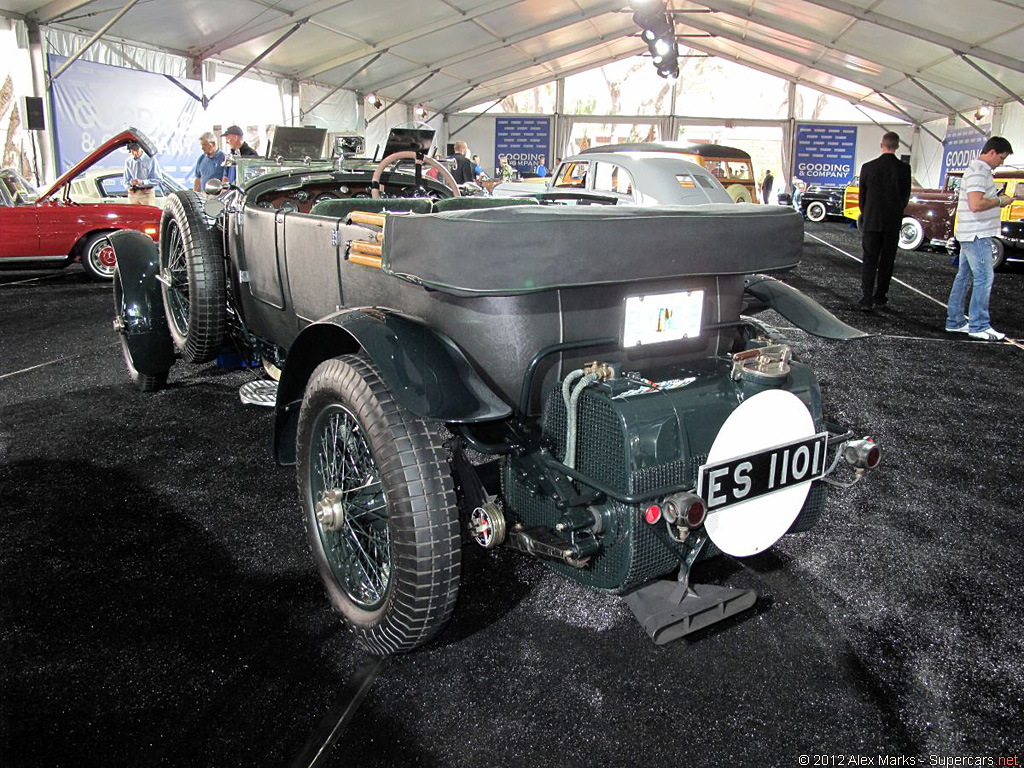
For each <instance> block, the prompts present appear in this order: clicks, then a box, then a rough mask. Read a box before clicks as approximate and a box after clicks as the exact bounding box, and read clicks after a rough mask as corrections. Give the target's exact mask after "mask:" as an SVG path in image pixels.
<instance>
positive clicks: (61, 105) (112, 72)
mask: <svg viewBox="0 0 1024 768" xmlns="http://www.w3.org/2000/svg"><path fill="white" fill-rule="evenodd" d="M49 59H50V62H49V63H50V71H51V72H56V71H57V69H58V68H59V67H60V66H61V65H62V64H63V63H64V61H65V59H64V57H63V56H50V57H49ZM182 82H183V84H184V85H185V87H187V88H188V89H189V90H191V91H192V92H193V93H199V92H200V91H199V83H198V82H196V81H194V80H184V81H182ZM52 97H53V121H54V128H55V135H56V137H57V161H58V167H59V168H60V173H64V172H65V171H67V170H68V169H69V168H71V167H72V166H74V165H75V164H76V163H78V162H80V161H81V160H82V158H84V157H85V156H86V155H88V154H89V153H90V152H92V151H93V150H94V149H96V147H98V146H99V145H100V144H102V143H103V142H104V141H106V140H107V139H109V138H110V137H111V136H114V135H116V134H118V133H120V132H121V131H123V130H124V129H125V128H127V127H129V126H132V127H135V128H138V129H139V130H140V131H142V132H143V133H144V134H145V135H146V136H147V137H148V138H149V139H150V141H152V142H153V144H154V146H155V149H156V152H157V154H156V157H157V159H158V160H159V161H160V166H161V167H162V168H163V170H164V173H166V174H167V175H168V176H170V177H171V178H173V179H176V180H178V181H180V182H181V183H182V184H184V185H185V186H186V187H191V186H192V180H191V178H190V173H191V171H192V168H193V166H194V165H195V162H196V159H197V158H198V157H199V154H200V152H201V150H200V148H199V135H200V134H201V133H202V132H203V131H204V130H208V127H206V117H205V114H204V112H203V110H202V105H201V104H200V103H199V102H198V101H196V100H195V99H193V98H192V97H191V96H189V95H188V94H187V93H185V92H184V91H183V90H182V89H181V88H180V87H178V86H177V85H176V84H175V83H174V82H173V81H172V80H170V79H169V78H167V77H164V76H163V75H155V74H152V73H150V72H139V71H138V70H135V69H125V68H123V67H112V66H109V65H107V64H97V63H95V62H91V61H81V60H79V61H76V62H75V63H74V64H72V65H71V66H70V67H68V69H67V70H66V71H65V72H64V73H63V74H62V75H61V76H60V77H58V78H57V79H56V80H54V81H53V90H52ZM127 159H128V152H127V150H123V151H120V152H112V153H110V154H109V155H107V157H106V158H104V159H103V160H101V161H100V162H99V163H97V164H96V166H95V167H97V168H123V167H124V161H125V160H127Z"/></svg>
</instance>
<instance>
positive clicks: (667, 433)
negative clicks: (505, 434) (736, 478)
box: [502, 358, 825, 593]
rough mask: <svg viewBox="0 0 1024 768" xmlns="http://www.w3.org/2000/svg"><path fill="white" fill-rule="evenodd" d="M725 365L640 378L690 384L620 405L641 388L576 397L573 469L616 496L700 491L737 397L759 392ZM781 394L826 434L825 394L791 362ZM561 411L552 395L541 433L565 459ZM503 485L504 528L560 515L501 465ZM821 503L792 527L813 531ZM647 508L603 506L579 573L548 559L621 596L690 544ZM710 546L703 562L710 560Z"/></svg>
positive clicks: (708, 363) (660, 571) (712, 362)
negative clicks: (700, 475)
mask: <svg viewBox="0 0 1024 768" xmlns="http://www.w3.org/2000/svg"><path fill="white" fill-rule="evenodd" d="M730 371H731V363H730V362H729V361H728V360H726V359H722V358H711V359H707V360H701V361H697V362H694V363H692V364H689V365H687V366H685V367H677V368H674V369H671V370H665V371H660V372H658V373H659V375H652V374H651V373H646V375H647V376H648V377H649V378H651V379H653V380H655V381H659V382H666V381H669V380H672V379H687V378H690V377H693V378H694V381H693V382H692V383H690V384H687V385H686V386H682V387H679V388H678V389H669V390H662V391H656V392H650V393H645V394H641V395H636V396H632V397H626V398H621V397H619V398H618V399H616V396H618V395H622V393H623V392H625V391H627V390H631V389H637V388H638V387H640V386H641V385H640V384H639V383H638V382H636V381H631V380H628V379H617V380H612V381H610V382H607V383H602V384H595V385H593V386H592V387H590V388H588V389H587V390H586V392H585V394H584V396H583V397H582V398H581V399H580V407H579V432H578V434H579V442H578V449H577V469H578V470H579V471H581V472H583V473H584V474H586V475H588V476H590V477H593V478H595V479H598V480H601V481H603V482H605V483H607V484H609V485H611V486H613V487H614V488H616V489H617V490H622V491H628V492H630V493H642V492H644V491H650V490H654V489H656V488H660V487H664V486H667V485H673V484H680V485H688V486H691V487H693V486H696V479H697V470H698V468H699V467H700V465H701V464H703V463H704V461H705V460H706V459H707V455H708V452H709V451H710V450H711V446H712V444H713V443H714V440H715V437H716V436H717V434H718V432H719V430H720V429H721V427H722V424H723V423H724V422H725V420H726V419H727V418H728V417H729V415H730V414H731V413H732V412H733V411H734V410H735V409H736V408H737V407H738V406H739V404H740V403H741V402H742V401H743V399H745V398H747V397H752V396H753V395H755V394H757V392H760V391H762V390H763V389H764V387H763V386H760V385H753V386H752V385H751V384H750V383H749V382H746V381H739V382H736V381H733V380H732V377H731V376H730ZM781 388H782V389H785V390H787V391H790V392H792V393H793V394H794V395H796V396H797V397H799V398H800V399H801V400H802V401H803V402H804V404H805V405H807V408H808V410H809V411H810V413H811V416H812V418H813V419H814V424H815V428H816V430H819V431H820V430H822V429H823V420H822V409H821V393H820V390H819V388H818V383H817V380H816V379H815V377H814V374H813V373H812V372H811V369H810V368H809V367H808V366H806V365H803V364H801V363H796V362H794V363H793V364H792V370H791V372H790V375H789V376H788V377H787V378H786V380H785V381H784V382H783V383H782V386H781ZM565 429H566V421H565V404H564V402H563V401H562V396H561V392H559V391H552V392H551V393H550V396H549V397H548V399H547V405H546V407H545V410H544V421H543V432H544V436H545V440H546V442H548V443H549V444H550V446H551V449H552V452H553V453H554V454H555V455H556V456H557V457H559V458H561V457H563V456H564V453H565ZM502 484H503V489H504V495H505V501H506V512H507V514H508V516H509V518H510V524H512V523H516V522H520V523H522V524H523V525H524V526H525V527H527V528H531V527H534V526H544V527H549V528H553V527H554V525H555V524H556V523H557V521H559V519H561V517H562V515H563V510H561V509H559V508H558V507H557V506H556V505H555V503H554V501H553V500H552V499H550V498H548V497H547V496H544V495H542V494H539V493H537V492H536V491H535V489H534V487H533V486H532V485H531V484H530V482H528V481H527V480H524V479H523V478H522V477H521V476H520V475H519V474H518V473H516V472H515V471H514V467H513V462H509V461H506V464H505V471H504V472H503V477H502ZM824 502H825V487H824V485H823V484H821V483H820V482H815V483H813V484H812V492H811V494H809V496H808V500H807V502H806V503H805V505H804V511H803V512H801V517H800V518H798V519H797V521H796V522H795V523H794V525H793V528H792V529H791V530H804V529H806V528H807V527H810V525H811V524H813V522H814V521H816V519H817V517H818V516H819V515H820V512H821V509H822V508H823V506H824ZM644 506H646V505H626V504H621V503H618V502H608V503H607V507H606V508H605V509H606V512H607V514H606V518H607V519H610V520H612V521H613V522H612V524H611V525H609V526H608V529H607V531H606V532H605V533H603V534H601V535H600V536H599V538H600V539H601V549H600V551H599V552H598V553H597V554H596V555H594V556H593V557H592V559H591V561H590V562H589V564H588V565H587V566H586V567H584V568H575V567H573V566H570V565H567V564H562V563H553V562H548V563H547V564H548V565H549V566H550V567H551V568H553V569H554V570H556V571H558V572H559V573H562V574H563V575H565V576H567V577H569V578H572V579H574V580H575V581H578V582H580V583H582V584H584V585H586V586H588V587H592V588H594V589H598V590H602V591H611V592H616V593H621V592H625V591H628V590H630V589H632V588H634V587H636V586H639V585H640V584H643V583H645V582H647V581H650V580H651V579H653V578H657V577H659V576H663V575H665V574H667V573H670V572H671V571H673V570H674V569H675V568H677V567H678V566H679V563H680V561H681V560H682V558H683V557H685V555H686V553H687V551H688V547H687V545H685V544H678V543H676V542H673V541H670V540H669V539H668V538H667V535H666V533H665V526H664V525H663V524H659V525H656V526H651V525H648V524H647V523H646V522H645V521H644V519H643V507H644ZM716 553H717V550H715V549H714V547H713V545H711V544H710V543H709V544H707V545H705V549H704V551H703V552H702V553H701V557H702V558H706V557H709V556H712V555H713V554H716Z"/></svg>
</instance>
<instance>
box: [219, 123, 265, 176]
mask: <svg viewBox="0 0 1024 768" xmlns="http://www.w3.org/2000/svg"><path fill="white" fill-rule="evenodd" d="M221 136H223V137H224V140H225V141H227V144H228V150H229V154H231V155H234V156H235V157H259V153H258V152H256V150H255V149H253V148H252V147H250V146H249V145H248V144H247V143H246V142H245V134H244V133H242V129H241V128H240V127H239V126H237V125H229V126H228V129H227V130H226V131H224V133H222V134H221ZM235 170H236V169H235V166H233V165H229V166H228V167H227V168H225V169H224V177H223V178H222V179H221V181H223V182H225V183H233V182H234V180H235Z"/></svg>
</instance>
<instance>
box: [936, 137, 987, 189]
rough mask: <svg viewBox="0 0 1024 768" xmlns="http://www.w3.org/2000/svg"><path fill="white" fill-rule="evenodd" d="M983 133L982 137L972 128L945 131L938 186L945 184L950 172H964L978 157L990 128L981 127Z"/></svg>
mask: <svg viewBox="0 0 1024 768" xmlns="http://www.w3.org/2000/svg"><path fill="white" fill-rule="evenodd" d="M981 129H982V130H984V131H985V134H984V135H982V134H980V133H978V132H977V131H976V130H974V129H973V128H950V129H949V130H947V131H946V139H945V140H944V141H943V142H942V173H940V174H939V184H942V185H944V184H945V183H946V174H947V173H949V172H950V171H964V170H967V166H968V165H970V163H971V161H972V160H974V159H975V158H976V157H977V156H978V155H980V154H981V148H982V147H983V146H985V142H986V141H988V136H989V133H990V132H991V130H992V127H991V126H989V125H983V126H981Z"/></svg>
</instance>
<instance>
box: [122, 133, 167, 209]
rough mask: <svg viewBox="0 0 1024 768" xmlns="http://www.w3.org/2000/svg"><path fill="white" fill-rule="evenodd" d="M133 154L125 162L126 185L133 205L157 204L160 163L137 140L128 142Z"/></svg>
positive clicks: (129, 150) (129, 199) (129, 200)
mask: <svg viewBox="0 0 1024 768" xmlns="http://www.w3.org/2000/svg"><path fill="white" fill-rule="evenodd" d="M128 152H129V153H130V154H131V157H129V158H128V159H127V160H125V163H124V187H125V189H127V190H128V202H129V203H130V204H131V205H156V189H155V187H156V186H157V185H158V184H160V164H159V163H157V161H156V158H155V157H149V156H148V155H146V154H145V153H143V151H142V146H141V145H140V144H139V142H137V141H129V142H128Z"/></svg>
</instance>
